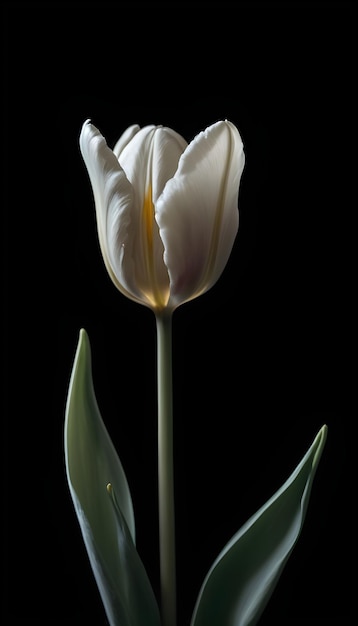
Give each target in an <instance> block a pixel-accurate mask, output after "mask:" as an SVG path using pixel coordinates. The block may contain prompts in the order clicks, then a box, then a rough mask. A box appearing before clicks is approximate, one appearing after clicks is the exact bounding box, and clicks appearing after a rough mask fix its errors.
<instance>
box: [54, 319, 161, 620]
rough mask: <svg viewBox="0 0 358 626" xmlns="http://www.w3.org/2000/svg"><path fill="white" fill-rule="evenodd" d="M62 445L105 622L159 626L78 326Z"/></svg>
mask: <svg viewBox="0 0 358 626" xmlns="http://www.w3.org/2000/svg"><path fill="white" fill-rule="evenodd" d="M64 444H65V461H66V473H67V480H68V484H69V488H70V493H71V496H72V500H73V504H74V507H75V511H76V514H77V518H78V521H79V524H80V528H81V531H82V536H83V540H84V543H85V546H86V549H87V553H88V556H89V560H90V564H91V567H92V570H93V573H94V576H95V579H96V583H97V586H98V589H99V592H100V594H101V597H102V601H103V604H104V608H105V611H106V614H107V618H108V620H109V623H110V625H111V626H159V624H160V617H159V610H158V606H157V602H156V599H155V596H154V593H153V590H152V587H151V585H150V582H149V580H148V577H147V574H146V571H145V569H144V566H143V563H142V561H141V559H140V557H139V555H138V552H137V550H136V548H135V526H134V514H133V506H132V499H131V495H130V491H129V487H128V483H127V479H126V476H125V473H124V470H123V467H122V464H121V462H120V460H119V458H118V455H117V453H116V450H115V448H114V446H113V443H112V441H111V439H110V437H109V434H108V432H107V430H106V427H105V425H104V423H103V420H102V418H101V415H100V412H99V409H98V405H97V401H96V397H95V392H94V388H93V381H92V367H91V349H90V343H89V339H88V335H87V333H86V332H85V330H83V329H81V331H80V336H79V342H78V346H77V352H76V356H75V360H74V365H73V370H72V375H71V380H70V385H69V391H68V398H67V405H66V417H65V442H64ZM109 485H110V486H109Z"/></svg>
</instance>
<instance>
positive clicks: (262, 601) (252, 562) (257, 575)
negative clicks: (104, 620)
mask: <svg viewBox="0 0 358 626" xmlns="http://www.w3.org/2000/svg"><path fill="white" fill-rule="evenodd" d="M326 435H327V426H323V427H322V428H321V430H320V431H319V432H318V434H317V436H316V438H315V440H314V441H313V443H312V445H311V447H310V448H309V450H308V451H307V453H306V454H305V456H304V457H303V459H302V460H301V462H300V463H299V465H298V466H297V467H296V469H295V470H294V472H293V473H292V474H291V476H290V477H289V479H288V480H287V481H286V482H285V483H284V485H283V486H282V487H281V488H280V489H279V490H278V491H277V492H276V493H275V494H274V496H273V497H272V498H271V499H270V500H268V502H266V504H265V505H264V506H263V507H262V508H261V509H260V510H259V511H257V513H255V514H254V515H253V516H252V517H251V518H250V519H249V520H248V522H246V524H244V526H243V527H242V528H241V529H240V530H239V531H238V532H237V534H236V535H234V536H233V538H232V539H231V541H229V543H228V544H227V545H226V547H225V548H224V549H223V551H222V552H221V554H219V556H218V558H217V559H216V561H215V562H214V564H213V565H212V567H211V569H210V571H209V573H208V574H207V576H206V578H205V581H204V583H203V585H202V588H201V590H200V593H199V597H198V599H197V603H196V606H195V609H194V613H193V617H192V622H191V626H207V625H208V624H210V626H254V625H255V624H256V623H257V621H258V619H259V618H260V616H261V614H262V612H263V610H264V608H265V606H266V604H267V602H268V600H269V599H270V596H271V594H272V592H273V590H274V588H275V586H276V584H277V582H278V579H279V577H280V575H281V573H282V570H283V568H284V566H285V564H286V562H287V560H288V558H289V556H290V554H291V552H292V550H293V548H294V546H295V545H296V542H297V540H298V537H299V535H300V532H301V529H302V525H303V522H304V519H305V515H306V511H307V507H308V502H309V497H310V493H311V488H312V482H313V479H314V476H315V473H316V470H317V466H318V463H319V460H320V458H321V454H322V451H323V448H324V445H325V441H326Z"/></svg>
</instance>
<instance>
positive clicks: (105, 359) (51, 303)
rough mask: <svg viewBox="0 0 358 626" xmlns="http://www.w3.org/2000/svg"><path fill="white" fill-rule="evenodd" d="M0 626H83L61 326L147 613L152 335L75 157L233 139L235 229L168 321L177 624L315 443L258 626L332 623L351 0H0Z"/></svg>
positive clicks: (341, 514)
mask: <svg viewBox="0 0 358 626" xmlns="http://www.w3.org/2000/svg"><path fill="white" fill-rule="evenodd" d="M3 17H4V19H3V55H4V76H3V85H4V87H5V90H4V97H3V106H4V108H3V116H2V130H1V132H2V145H3V148H4V149H3V156H4V166H3V171H4V173H5V185H4V189H5V194H4V202H3V208H2V213H3V234H4V236H3V243H2V247H3V251H4V259H3V260H4V267H5V272H4V288H3V289H2V291H3V293H4V294H5V304H6V306H5V307H3V312H4V321H3V338H4V344H5V351H3V354H4V355H5V357H4V371H5V375H4V377H3V382H4V383H5V385H4V386H5V389H4V395H3V398H5V403H4V413H3V418H2V425H3V426H2V428H3V437H2V442H3V443H2V448H3V454H2V458H3V460H4V466H3V478H4V487H3V498H2V500H3V502H4V508H5V522H6V525H5V531H4V533H3V539H4V551H5V554H6V559H5V561H4V569H5V580H6V586H5V601H4V602H3V606H4V607H5V611H6V618H5V621H4V623H5V624H7V625H9V626H10V625H11V626H12V625H13V624H14V625H15V624H47V625H52V624H54V625H55V624H64V625H67V624H87V623H88V624H94V623H95V624H97V625H98V626H99V625H100V624H103V625H104V624H106V619H105V616H104V611H103V608H102V604H101V600H100V597H99V594H98V591H97V588H96V586H95V583H94V579H93V576H92V572H91V570H90V566H89V563H88V560H87V554H86V552H85V549H84V545H83V543H82V539H81V536H80V532H79V527H78V523H77V519H76V517H75V513H74V510H73V506H72V501H71V499H70V496H69V491H68V488H67V483H66V478H65V472H64V461H63V420H64V407H65V402H66V394H67V388H68V382H69V376H70V372H71V368H72V363H73V357H74V353H75V349H76V345H77V340H78V333H79V329H80V328H81V327H84V328H86V330H87V332H88V334H89V338H90V341H91V346H92V351H93V375H94V384H95V389H96V394H97V399H98V403H99V406H100V409H101V412H102V416H103V418H104V420H105V422H106V425H107V428H108V430H109V432H110V434H111V436H112V439H113V441H114V443H115V445H116V448H117V450H118V453H119V456H120V458H121V460H122V463H123V465H124V468H125V470H126V473H127V476H128V479H129V483H130V487H131V491H132V495H133V500H134V508H135V514H136V519H137V531H138V550H139V552H140V555H141V557H142V560H143V561H144V564H145V566H146V568H147V571H148V573H149V576H150V578H151V581H152V584H153V587H154V590H155V592H156V593H158V587H159V584H158V538H157V492H156V489H157V486H156V396H155V393H156V392H155V324H154V316H153V314H152V313H151V312H150V311H149V310H147V309H145V308H144V307H141V306H140V305H137V304H134V303H133V302H131V301H129V300H126V299H125V298H124V297H123V296H122V295H121V294H120V293H119V292H117V291H116V289H115V288H114V286H113V285H112V283H111V281H110V279H109V278H108V276H107V274H106V271H105V269H104V266H103V262H102V259H101V255H100V252H99V247H98V243H97V234H96V225H95V216H94V208H93V199H92V191H91V188H90V184H89V180H88V177H87V172H86V169H85V167H84V164H83V161H82V159H81V156H80V153H79V148H78V136H79V132H80V129H81V126H82V123H83V122H84V120H85V119H87V118H88V117H90V118H91V119H92V121H93V123H94V124H95V125H96V126H97V127H98V128H99V129H100V130H101V132H102V133H103V134H104V136H105V137H106V139H107V141H108V143H109V145H111V146H113V144H114V142H115V141H116V140H117V138H118V137H119V135H120V134H121V133H122V132H123V130H124V129H125V128H126V127H127V126H128V125H130V124H133V123H139V124H140V125H144V124H147V123H154V124H163V125H167V126H170V127H172V128H174V129H175V130H177V131H178V132H179V133H181V134H182V135H183V136H184V137H185V138H186V139H187V140H188V141H189V140H191V139H192V138H193V137H194V136H195V135H196V134H197V133H198V132H199V131H200V130H202V129H203V128H205V127H206V126H207V125H209V124H212V123H213V122H215V121H217V120H218V119H224V118H227V119H229V120H231V121H232V122H234V123H235V124H236V125H237V127H238V128H239V130H240V133H241V135H242V138H243V142H244V146H245V153H246V166H245V170H244V174H243V178H242V184H241V188H240V197H239V210H240V228H239V233H238V236H237V240H236V242H235V246H234V249H233V252H232V255H231V257H230V260H229V263H228V265H227V267H226V269H225V271H224V273H223V275H222V277H221V278H220V280H219V281H218V283H217V284H216V285H215V286H214V287H213V288H212V290H211V291H210V292H208V293H207V294H206V295H204V296H202V297H201V298H199V299H197V300H195V301H193V302H191V303H188V304H186V305H185V306H183V307H182V308H181V309H179V310H178V311H177V312H176V313H175V314H174V328H173V331H174V337H173V344H174V345H173V348H174V355H173V356H174V402H175V464H176V465H175V470H176V510H177V543H178V601H179V611H180V625H182V626H187V625H188V624H189V621H190V615H191V612H192V610H193V606H194V602H195V599H196V596H197V594H198V591H199V588H200V585H201V582H202V580H203V578H204V576H205V574H206V572H207V570H208V568H209V567H210V565H211V563H212V562H213V560H214V558H215V557H216V556H217V554H218V552H219V551H220V550H221V548H222V547H223V546H224V544H225V543H226V542H227V541H228V540H229V539H230V537H231V536H232V535H233V534H234V532H236V530H238V528H239V527H240V526H241V524H242V523H243V522H244V521H246V520H247V518H248V517H249V516H250V515H251V514H252V513H254V512H255V511H256V510H257V509H258V508H259V507H260V506H261V505H262V504H263V503H264V502H265V501H266V500H267V499H268V498H269V497H270V496H271V495H272V494H273V492H274V491H275V490H276V489H277V488H278V487H279V486H280V485H281V484H282V483H283V482H284V480H286V478H287V477H288V476H289V474H290V473H291V471H292V470H293V468H294V467H295V466H296V465H297V463H298V462H299V460H300V459H301V457H302V456H303V454H304V452H305V451H306V449H307V448H308V446H309V445H310V444H311V442H312V440H313V438H314V436H315V435H316V433H317V431H318V430H319V429H320V427H321V426H322V425H323V424H324V423H326V424H327V425H328V439H327V444H326V448H325V451H324V454H323V457H322V460H321V463H320V466H319V469H318V473H317V475H316V479H315V483H314V487H313V491H312V496H311V502H310V506H309V510H308V514H307V518H306V522H305V525H304V529H303V532H302V535H301V537H300V539H299V543H298V545H297V546H296V548H295V550H294V553H293V554H292V556H291V558H290V560H289V562H288V564H287V566H286V569H285V571H284V574H283V576H282V578H281V580H280V582H279V585H278V587H277V589H276V591H275V593H274V595H273V597H272V599H271V601H270V603H269V605H268V607H267V609H266V611H265V613H264V615H263V616H262V620H261V622H260V623H262V624H263V626H264V625H270V624H276V625H280V624H282V625H283V624H284V625H285V626H289V625H291V624H292V625H298V624H300V625H306V624H315V626H318V624H322V625H323V624H324V625H327V624H335V625H337V624H342V625H346V624H351V623H352V622H353V616H354V614H355V613H354V601H353V598H354V594H353V589H354V582H355V572H356V570H355V565H356V558H355V557H356V553H355V549H356V544H355V534H356V531H355V523H356V521H355V516H354V509H355V502H356V501H355V494H356V480H355V455H356V439H355V437H356V415H355V408H356V407H355V388H356V387H355V375H356V371H355V349H356V345H355V328H356V326H355V272H354V267H355V265H354V264H355V245H356V239H355V226H356V223H355V210H356V209H355V205H354V203H353V200H354V193H353V189H354V182H355V171H354V169H353V166H354V165H355V163H354V156H355V154H354V150H353V146H354V132H355V121H356V117H355V106H356V101H355V69H356V68H355V65H354V62H353V60H354V49H355V42H356V30H355V13H354V10H353V3H346V2H338V3H335V2H326V3H324V2H321V3H316V2H310V3H305V2H292V3H290V2H286V3H273V2H265V3H256V2H251V3H235V2H233V3H205V4H200V3H183V2H182V3H171V2H166V3H136V2H129V3H121V2H118V3H106V2H102V3H87V4H85V3H84V4H77V3H57V2H53V3H34V2H26V3H17V2H12V3H5V6H4V9H3Z"/></svg>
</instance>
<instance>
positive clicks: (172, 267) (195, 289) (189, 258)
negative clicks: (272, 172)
mask: <svg viewBox="0 0 358 626" xmlns="http://www.w3.org/2000/svg"><path fill="white" fill-rule="evenodd" d="M243 167H244V152H243V145H242V141H241V137H240V135H239V132H238V130H237V129H236V127H235V126H234V125H233V124H232V123H231V122H228V121H220V122H217V123H216V124H213V125H212V126H210V127H209V128H207V129H206V130H205V131H204V132H201V133H199V135H197V136H196V137H195V139H194V140H193V141H192V142H191V143H190V144H189V146H188V147H187V148H186V150H185V151H184V153H183V155H182V157H181V158H180V161H179V165H178V169H177V172H176V173H175V175H174V177H173V178H172V179H170V180H169V181H168V182H167V184H166V186H165V188H164V191H163V193H162V194H161V196H160V197H159V198H158V201H157V205H156V219H157V222H158V225H159V229H160V235H161V238H162V240H163V244H164V248H165V253H164V261H165V264H166V266H167V268H168V273H169V276H170V288H171V301H170V303H169V304H172V305H173V306H178V305H179V304H181V303H183V302H185V301H187V300H189V299H192V298H194V297H196V296H198V295H200V294H201V293H204V292H205V291H206V290H207V289H209V288H210V287H211V286H212V285H213V284H214V283H215V282H216V280H217V279H218V278H219V276H220V274H221V273H222V271H223V269H224V267H225V265H226V263H227V261H228V258H229V255H230V252H231V249H232V246H233V243H234V240H235V237H236V234H237V229H238V223H239V213H238V207H237V203H238V190H239V183H240V178H241V173H242V170H243Z"/></svg>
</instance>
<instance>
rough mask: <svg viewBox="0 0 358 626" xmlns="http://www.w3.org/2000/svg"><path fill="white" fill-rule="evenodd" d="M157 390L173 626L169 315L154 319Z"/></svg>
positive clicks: (168, 621) (164, 565)
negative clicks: (155, 328) (155, 327)
mask: <svg viewBox="0 0 358 626" xmlns="http://www.w3.org/2000/svg"><path fill="white" fill-rule="evenodd" d="M156 326H157V386H158V496H159V549H160V585H161V604H162V623H163V626H175V624H176V566H175V562H176V557H175V516H174V463H173V394H172V315H171V314H170V313H166V314H158V315H156Z"/></svg>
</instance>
